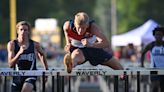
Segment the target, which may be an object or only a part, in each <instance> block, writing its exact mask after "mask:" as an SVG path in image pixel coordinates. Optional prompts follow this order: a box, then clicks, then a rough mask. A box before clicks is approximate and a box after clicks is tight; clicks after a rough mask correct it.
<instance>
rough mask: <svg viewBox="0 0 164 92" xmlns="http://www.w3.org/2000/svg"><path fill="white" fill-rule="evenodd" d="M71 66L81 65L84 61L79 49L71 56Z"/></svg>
mask: <svg viewBox="0 0 164 92" xmlns="http://www.w3.org/2000/svg"><path fill="white" fill-rule="evenodd" d="M71 58H72V62H73V66H76V65H79V64H82V63H83V62H84V61H85V57H84V55H83V52H82V51H81V50H80V49H75V50H74V51H73V52H72V54H71Z"/></svg>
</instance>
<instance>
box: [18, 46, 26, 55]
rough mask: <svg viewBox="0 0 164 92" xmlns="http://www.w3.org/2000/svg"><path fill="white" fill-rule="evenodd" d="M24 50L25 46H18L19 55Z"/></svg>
mask: <svg viewBox="0 0 164 92" xmlns="http://www.w3.org/2000/svg"><path fill="white" fill-rule="evenodd" d="M25 49H26V46H25V45H22V46H20V49H19V53H20V54H22V53H23V52H24V50H25Z"/></svg>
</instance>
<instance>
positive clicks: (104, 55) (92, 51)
mask: <svg viewBox="0 0 164 92" xmlns="http://www.w3.org/2000/svg"><path fill="white" fill-rule="evenodd" d="M80 50H82V52H83V54H84V57H85V61H89V62H90V64H91V65H93V66H96V65H98V64H102V63H104V62H107V61H108V60H110V59H111V58H112V57H113V56H112V55H111V54H109V53H108V52H106V51H104V50H103V49H101V48H88V47H85V48H80Z"/></svg>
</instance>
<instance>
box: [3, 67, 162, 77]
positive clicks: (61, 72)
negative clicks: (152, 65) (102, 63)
mask: <svg viewBox="0 0 164 92" xmlns="http://www.w3.org/2000/svg"><path fill="white" fill-rule="evenodd" d="M138 72H139V73H140V75H164V69H135V70H134V69H132V70H112V69H103V68H102V69H73V70H72V72H71V73H67V72H66V71H65V70H64V69H52V70H19V71H16V70H1V69H0V76H42V75H45V76H56V75H57V74H59V75H60V76H92V75H93V76H95V75H101V76H109V75H123V74H126V75H137V74H138Z"/></svg>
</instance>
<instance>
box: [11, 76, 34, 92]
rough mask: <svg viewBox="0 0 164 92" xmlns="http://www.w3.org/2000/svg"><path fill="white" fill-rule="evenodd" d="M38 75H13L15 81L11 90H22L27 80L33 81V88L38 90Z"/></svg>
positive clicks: (15, 91) (14, 91) (19, 91)
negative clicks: (36, 83)
mask: <svg viewBox="0 0 164 92" xmlns="http://www.w3.org/2000/svg"><path fill="white" fill-rule="evenodd" d="M36 79H37V77H36V76H28V77H27V76H14V77H13V83H12V86H11V92H21V90H22V87H23V84H24V83H25V82H27V83H31V84H32V85H33V86H34V89H33V90H36V85H35V82H36Z"/></svg>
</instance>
